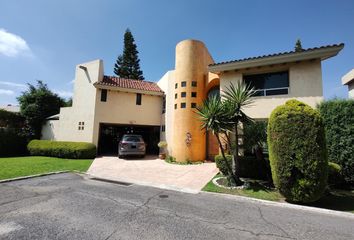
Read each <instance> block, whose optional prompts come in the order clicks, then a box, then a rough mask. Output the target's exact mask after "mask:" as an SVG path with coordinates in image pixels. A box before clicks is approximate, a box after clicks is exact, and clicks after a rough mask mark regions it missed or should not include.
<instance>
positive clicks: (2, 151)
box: [0, 128, 27, 157]
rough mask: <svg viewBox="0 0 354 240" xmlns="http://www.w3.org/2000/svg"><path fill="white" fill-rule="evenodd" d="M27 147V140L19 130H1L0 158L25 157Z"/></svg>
mask: <svg viewBox="0 0 354 240" xmlns="http://www.w3.org/2000/svg"><path fill="white" fill-rule="evenodd" d="M26 145H27V139H26V137H25V136H23V135H21V132H20V130H19V129H15V128H0V157H7V156H19V155H25V154H26V153H27V149H26Z"/></svg>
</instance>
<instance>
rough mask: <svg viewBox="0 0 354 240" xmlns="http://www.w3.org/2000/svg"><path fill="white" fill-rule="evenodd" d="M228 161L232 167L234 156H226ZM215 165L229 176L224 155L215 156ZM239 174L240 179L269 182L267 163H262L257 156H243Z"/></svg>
mask: <svg viewBox="0 0 354 240" xmlns="http://www.w3.org/2000/svg"><path fill="white" fill-rule="evenodd" d="M226 159H227V160H228V161H229V164H230V166H231V165H232V156H231V155H226ZM215 163H216V167H217V168H219V170H220V172H221V173H222V174H223V175H225V176H227V175H228V174H227V173H228V170H227V166H226V165H225V161H224V158H223V157H222V155H216V156H215ZM268 171H269V170H268ZM238 172H239V176H240V177H244V178H253V179H262V180H267V168H266V166H265V163H261V162H260V161H259V160H258V159H257V158H256V157H255V156H241V157H240V169H239V171H238Z"/></svg>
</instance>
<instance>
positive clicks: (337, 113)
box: [319, 99, 354, 185]
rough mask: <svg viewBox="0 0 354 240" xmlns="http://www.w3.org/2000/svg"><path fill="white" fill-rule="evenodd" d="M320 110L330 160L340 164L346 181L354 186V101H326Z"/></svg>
mask: <svg viewBox="0 0 354 240" xmlns="http://www.w3.org/2000/svg"><path fill="white" fill-rule="evenodd" d="M319 110H320V113H321V116H322V118H323V122H324V124H325V132H326V140H327V149H328V160H329V161H331V162H335V163H337V164H339V165H340V166H341V167H342V171H341V173H342V175H343V177H344V180H345V181H346V182H347V183H349V184H351V185H354V100H349V99H348V100H344V99H333V100H329V101H325V102H322V103H321V104H320V105H319Z"/></svg>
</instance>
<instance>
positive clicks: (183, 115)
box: [172, 40, 212, 162]
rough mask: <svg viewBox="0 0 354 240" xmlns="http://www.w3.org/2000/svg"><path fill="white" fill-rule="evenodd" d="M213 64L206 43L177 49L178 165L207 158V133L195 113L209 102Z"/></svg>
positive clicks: (175, 140)
mask: <svg viewBox="0 0 354 240" xmlns="http://www.w3.org/2000/svg"><path fill="white" fill-rule="evenodd" d="M210 63H212V58H211V57H210V55H209V52H208V50H207V49H206V47H205V45H204V43H202V42H200V41H197V40H184V41H182V42H180V43H178V44H177V46H176V66H175V84H174V106H173V107H174V126H173V128H174V131H173V135H174V137H173V147H172V149H173V153H172V155H173V156H174V157H175V158H176V161H178V162H184V161H202V160H205V157H206V137H205V131H203V130H201V127H200V126H201V122H200V121H199V119H198V115H197V114H196V113H195V110H196V108H195V107H196V106H199V105H201V104H202V103H203V100H204V99H205V84H206V78H207V76H208V75H207V74H208V65H209V64H210Z"/></svg>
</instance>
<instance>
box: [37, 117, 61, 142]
mask: <svg viewBox="0 0 354 240" xmlns="http://www.w3.org/2000/svg"><path fill="white" fill-rule="evenodd" d="M58 134H59V120H48V121H46V122H45V124H44V125H43V127H42V137H41V139H43V140H57V136H58Z"/></svg>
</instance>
